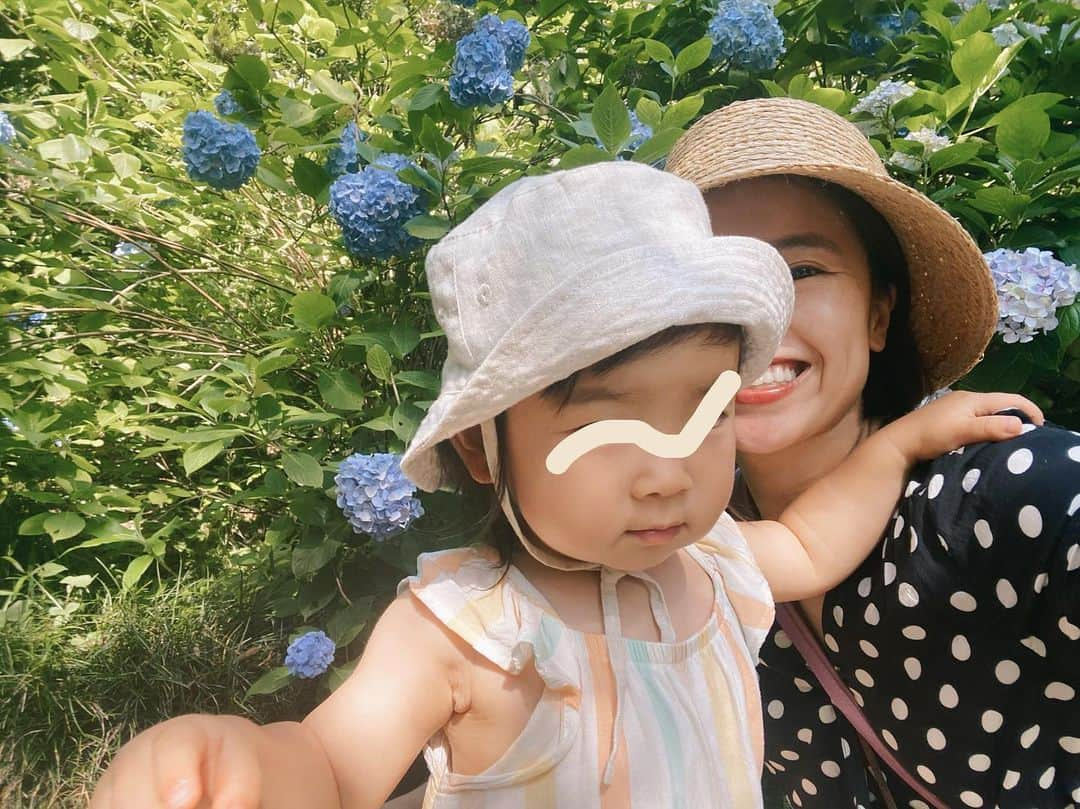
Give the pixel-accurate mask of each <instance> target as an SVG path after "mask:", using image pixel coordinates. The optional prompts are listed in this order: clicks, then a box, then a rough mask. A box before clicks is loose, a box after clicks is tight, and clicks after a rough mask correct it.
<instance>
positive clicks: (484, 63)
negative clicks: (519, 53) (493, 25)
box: [450, 31, 514, 107]
mask: <svg viewBox="0 0 1080 809" xmlns="http://www.w3.org/2000/svg"><path fill="white" fill-rule="evenodd" d="M450 69H451V73H450V100H451V101H453V102H454V103H455V104H457V105H458V106H459V107H480V106H485V105H491V104H501V103H502V102H504V101H506V100H507V99H508V98H510V97H511V96H512V95H513V94H514V77H513V76H512V75H511V74H510V68H509V66H508V65H507V61H506V49H505V48H504V47H503V45H502V43H501V42H500V41H499V40H498V39H497V38H496V37H494V36H492V35H491V34H487V33H484V32H483V31H473V32H472V33H469V34H466V35H465V36H463V37H462V38H461V39H459V40H458V41H457V45H456V46H455V50H454V62H453V64H452V65H451V68H450Z"/></svg>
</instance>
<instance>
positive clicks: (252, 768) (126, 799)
mask: <svg viewBox="0 0 1080 809" xmlns="http://www.w3.org/2000/svg"><path fill="white" fill-rule="evenodd" d="M258 733H259V726H258V725H256V724H255V723H253V722H249V721H248V720H246V719H243V718H241V717H238V716H204V715H194V714H193V715H189V716H180V717H177V718H176V719H170V720H169V721H168V722H163V723H161V724H160V725H155V726H154V727H152V728H150V729H149V730H146V731H144V732H142V733H140V734H139V735H138V736H136V737H135V738H134V739H132V740H131V741H130V742H128V743H127V744H125V745H124V746H123V747H122V748H120V751H119V752H118V753H117V754H116V757H115V758H114V759H113V761H112V764H111V765H110V766H109V769H108V770H107V771H106V772H105V775H104V776H102V778H101V780H100V781H99V782H98V785H97V788H96V789H95V790H94V795H93V797H92V798H91V800H90V809H129V807H130V809H194V807H199V809H203V807H206V809H226V808H227V809H259V807H260V805H261V804H262V792H263V789H262V772H261V768H260V765H259V758H258V749H257V748H258Z"/></svg>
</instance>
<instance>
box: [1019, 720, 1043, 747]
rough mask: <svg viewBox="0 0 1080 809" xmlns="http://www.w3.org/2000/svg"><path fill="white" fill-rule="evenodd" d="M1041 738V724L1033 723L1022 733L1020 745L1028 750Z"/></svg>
mask: <svg viewBox="0 0 1080 809" xmlns="http://www.w3.org/2000/svg"><path fill="white" fill-rule="evenodd" d="M1038 738H1039V726H1038V725H1032V726H1031V727H1029V728H1028V729H1027V730H1025V731H1024V732H1023V733H1021V734H1020V746H1021V747H1023V748H1024V749H1025V750H1027V749H1028V748H1029V747H1031V745H1033V744H1035V740H1036V739H1038Z"/></svg>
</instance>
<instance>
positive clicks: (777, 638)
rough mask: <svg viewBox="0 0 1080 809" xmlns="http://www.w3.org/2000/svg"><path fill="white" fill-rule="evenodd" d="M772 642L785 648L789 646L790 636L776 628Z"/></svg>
mask: <svg viewBox="0 0 1080 809" xmlns="http://www.w3.org/2000/svg"><path fill="white" fill-rule="evenodd" d="M773 643H775V644H776V645H777V646H778V647H779V648H781V649H787V648H788V647H789V646H791V638H789V637H788V636H787V633H786V632H784V630H782V629H778V630H777V631H776V634H775V635H773Z"/></svg>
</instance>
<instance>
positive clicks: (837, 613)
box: [832, 604, 844, 626]
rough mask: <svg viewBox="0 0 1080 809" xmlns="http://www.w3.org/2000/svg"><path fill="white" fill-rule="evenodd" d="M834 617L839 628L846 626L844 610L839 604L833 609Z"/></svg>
mask: <svg viewBox="0 0 1080 809" xmlns="http://www.w3.org/2000/svg"><path fill="white" fill-rule="evenodd" d="M832 617H833V620H834V621H835V622H836V625H837V626H843V625H844V608H843V607H841V606H840V605H839V604H837V605H836V606H835V607H833V608H832Z"/></svg>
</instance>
